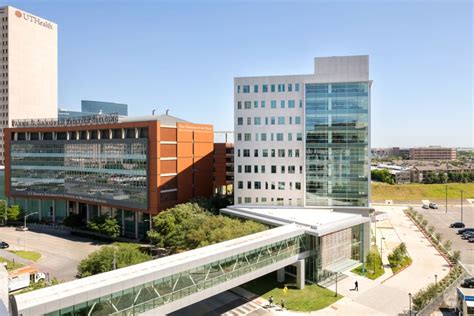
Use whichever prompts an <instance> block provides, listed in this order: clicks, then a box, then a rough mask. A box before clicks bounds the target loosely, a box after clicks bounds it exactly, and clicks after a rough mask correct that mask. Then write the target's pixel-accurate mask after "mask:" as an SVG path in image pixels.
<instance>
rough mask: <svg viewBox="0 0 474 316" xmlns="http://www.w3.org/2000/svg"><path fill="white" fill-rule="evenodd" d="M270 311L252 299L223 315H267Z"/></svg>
mask: <svg viewBox="0 0 474 316" xmlns="http://www.w3.org/2000/svg"><path fill="white" fill-rule="evenodd" d="M269 313H270V312H269V311H268V310H266V309H264V308H263V307H262V306H260V305H258V304H257V303H255V302H252V301H250V302H247V303H245V304H243V305H240V306H238V307H236V308H234V309H232V310H229V311H227V312H225V313H224V314H222V315H224V316H242V315H247V316H258V315H266V314H269Z"/></svg>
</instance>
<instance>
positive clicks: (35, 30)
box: [0, 6, 58, 165]
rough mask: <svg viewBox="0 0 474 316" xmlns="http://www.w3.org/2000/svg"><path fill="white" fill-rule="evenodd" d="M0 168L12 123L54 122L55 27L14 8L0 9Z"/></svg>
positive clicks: (55, 91) (56, 83)
mask: <svg viewBox="0 0 474 316" xmlns="http://www.w3.org/2000/svg"><path fill="white" fill-rule="evenodd" d="M0 27H1V28H0V35H1V37H2V41H0V47H1V50H0V64H1V66H0V76H1V80H0V165H3V164H4V137H3V133H4V128H7V127H10V126H12V120H18V119H38V118H46V117H47V118H56V117H57V115H58V113H57V108H58V26H57V25H56V24H55V23H53V22H50V21H48V20H45V19H43V18H40V17H38V16H35V15H32V14H30V13H27V12H25V11H23V10H19V9H16V8H14V7H10V6H5V7H0Z"/></svg>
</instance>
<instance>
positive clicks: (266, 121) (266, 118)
mask: <svg viewBox="0 0 474 316" xmlns="http://www.w3.org/2000/svg"><path fill="white" fill-rule="evenodd" d="M265 125H268V117H265Z"/></svg>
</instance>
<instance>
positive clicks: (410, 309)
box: [408, 293, 411, 316]
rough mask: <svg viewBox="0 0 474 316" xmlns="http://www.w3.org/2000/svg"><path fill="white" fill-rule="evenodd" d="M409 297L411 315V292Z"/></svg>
mask: <svg viewBox="0 0 474 316" xmlns="http://www.w3.org/2000/svg"><path fill="white" fill-rule="evenodd" d="M408 298H409V299H410V305H409V306H410V307H409V308H410V309H409V312H410V316H411V293H408Z"/></svg>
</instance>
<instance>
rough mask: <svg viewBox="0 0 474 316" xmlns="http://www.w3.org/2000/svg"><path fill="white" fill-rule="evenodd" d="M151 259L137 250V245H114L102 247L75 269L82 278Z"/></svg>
mask: <svg viewBox="0 0 474 316" xmlns="http://www.w3.org/2000/svg"><path fill="white" fill-rule="evenodd" d="M151 259H152V257H151V256H150V255H147V254H145V253H143V252H141V251H140V250H139V245H137V244H129V243H114V244H113V245H111V246H103V247H101V248H100V249H99V250H97V251H94V252H93V253H91V254H90V255H89V256H88V257H87V258H85V259H84V260H82V261H81V262H80V263H79V266H78V267H77V271H78V276H79V277H80V278H84V277H87V276H91V275H94V274H99V273H103V272H107V271H111V270H113V269H114V261H115V267H116V268H117V269H119V268H124V267H127V266H130V265H134V264H138V263H141V262H145V261H148V260H151Z"/></svg>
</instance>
